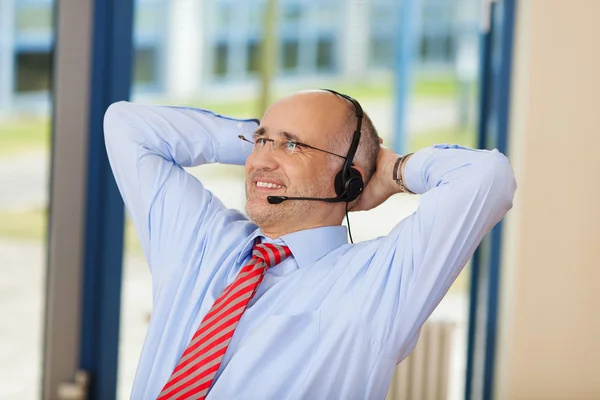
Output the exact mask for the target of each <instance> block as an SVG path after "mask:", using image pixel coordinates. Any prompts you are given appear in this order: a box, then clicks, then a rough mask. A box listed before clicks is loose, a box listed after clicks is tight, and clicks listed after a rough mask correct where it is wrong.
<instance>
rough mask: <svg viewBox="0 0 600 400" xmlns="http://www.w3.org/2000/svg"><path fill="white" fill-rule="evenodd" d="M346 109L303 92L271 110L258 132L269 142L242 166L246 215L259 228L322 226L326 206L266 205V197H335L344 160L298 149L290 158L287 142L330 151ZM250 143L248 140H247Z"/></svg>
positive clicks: (334, 101) (328, 98) (298, 203)
mask: <svg viewBox="0 0 600 400" xmlns="http://www.w3.org/2000/svg"><path fill="white" fill-rule="evenodd" d="M344 111H345V110H344V104H343V102H340V101H339V99H337V98H336V97H335V96H333V95H331V94H329V93H324V92H320V91H319V92H301V93H296V94H294V95H292V96H289V97H287V98H284V99H282V100H280V101H278V102H276V103H275V104H273V105H272V106H271V107H270V108H269V110H268V111H267V112H266V114H265V115H264V117H263V120H262V123H261V125H260V127H259V129H258V130H257V133H259V137H262V138H265V139H273V140H275V146H274V148H272V147H271V142H269V141H267V142H266V143H265V145H264V147H263V149H262V150H260V151H259V152H252V153H250V155H249V157H248V159H247V161H246V200H247V203H246V213H247V214H248V217H249V218H250V219H251V220H252V221H254V223H255V224H257V225H258V226H259V227H263V226H273V225H274V224H286V225H297V226H298V227H302V228H306V227H311V226H313V227H314V226H320V225H321V224H322V221H323V220H324V219H325V218H326V216H327V213H328V209H329V208H330V207H331V205H330V204H328V203H323V202H314V201H297V200H289V201H284V202H283V203H281V204H269V203H268V202H267V196H289V197H293V196H298V197H334V196H335V190H334V183H333V181H334V177H335V174H336V173H337V171H338V170H339V169H340V168H341V166H342V163H343V160H342V159H341V158H337V157H335V156H333V155H329V154H327V153H324V152H321V151H318V150H313V149H309V148H305V147H302V146H296V147H295V149H294V152H293V153H292V154H289V153H288V151H287V150H288V148H289V146H288V144H287V142H288V141H290V140H291V141H299V142H302V143H306V144H308V145H311V146H314V147H317V148H320V149H324V150H327V151H332V152H334V153H335V150H336V149H331V148H329V147H330V138H331V136H330V135H335V134H339V131H340V127H341V126H342V121H343V118H344ZM251 140H252V139H251Z"/></svg>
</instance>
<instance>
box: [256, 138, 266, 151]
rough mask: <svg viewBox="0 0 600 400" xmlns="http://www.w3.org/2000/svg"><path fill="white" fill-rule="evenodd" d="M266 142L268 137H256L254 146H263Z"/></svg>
mask: <svg viewBox="0 0 600 400" xmlns="http://www.w3.org/2000/svg"><path fill="white" fill-rule="evenodd" d="M265 143H267V139H266V138H263V137H257V138H254V147H259V148H262V147H263V146H264V145H265Z"/></svg>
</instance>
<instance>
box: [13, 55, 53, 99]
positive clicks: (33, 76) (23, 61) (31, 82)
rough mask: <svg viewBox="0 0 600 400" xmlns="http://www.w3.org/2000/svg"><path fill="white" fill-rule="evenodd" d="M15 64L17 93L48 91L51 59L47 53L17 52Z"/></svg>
mask: <svg viewBox="0 0 600 400" xmlns="http://www.w3.org/2000/svg"><path fill="white" fill-rule="evenodd" d="M16 62H17V68H16V69H17V80H16V90H17V92H21V93H23V92H39V91H47V90H49V89H50V75H51V72H50V71H51V67H52V57H51V55H50V52H49V51H40V52H19V53H17V55H16Z"/></svg>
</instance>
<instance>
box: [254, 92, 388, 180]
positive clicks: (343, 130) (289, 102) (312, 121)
mask: <svg viewBox="0 0 600 400" xmlns="http://www.w3.org/2000/svg"><path fill="white" fill-rule="evenodd" d="M275 114H277V115H278V116H279V117H281V118H283V119H287V120H288V122H289V124H290V125H294V126H298V127H299V128H298V130H299V131H301V132H302V134H299V135H298V136H300V138H301V139H302V141H305V142H306V143H308V144H311V145H313V146H317V147H321V148H325V149H328V150H330V151H332V152H335V153H337V154H341V155H344V156H345V155H346V154H347V152H348V149H349V147H350V142H351V140H352V136H353V133H354V131H355V129H356V124H357V117H356V109H355V107H354V105H353V104H352V102H350V101H349V100H347V99H345V98H343V97H341V96H338V95H336V94H334V93H331V92H328V91H325V90H302V91H299V92H295V93H293V94H291V95H289V96H287V97H284V98H282V99H280V100H278V101H277V102H275V103H273V105H272V106H271V107H270V108H269V109H268V110H267V112H266V113H265V118H267V117H270V116H273V115H275ZM363 114H364V117H363V122H362V129H361V139H360V142H359V147H358V151H357V154H356V156H355V158H354V164H355V165H357V166H359V167H360V169H361V172H363V178H364V180H365V183H366V182H368V181H369V179H370V178H371V176H372V174H373V172H374V169H375V164H376V161H377V155H378V154H379V148H380V139H379V135H378V133H377V130H376V129H375V126H374V125H373V123H372V121H371V119H370V118H369V116H368V115H367V114H366V113H363ZM308 140H310V141H308ZM332 161H333V163H334V166H335V165H339V162H336V161H338V160H335V159H333V160H332Z"/></svg>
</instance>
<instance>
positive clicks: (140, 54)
mask: <svg viewBox="0 0 600 400" xmlns="http://www.w3.org/2000/svg"><path fill="white" fill-rule="evenodd" d="M157 65H158V55H157V51H156V48H153V47H148V48H138V49H135V64H134V73H133V82H134V83H135V84H146V85H148V84H152V83H155V82H156V81H157V80H158V73H157V71H156V69H157Z"/></svg>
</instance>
